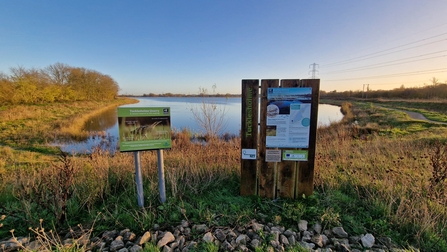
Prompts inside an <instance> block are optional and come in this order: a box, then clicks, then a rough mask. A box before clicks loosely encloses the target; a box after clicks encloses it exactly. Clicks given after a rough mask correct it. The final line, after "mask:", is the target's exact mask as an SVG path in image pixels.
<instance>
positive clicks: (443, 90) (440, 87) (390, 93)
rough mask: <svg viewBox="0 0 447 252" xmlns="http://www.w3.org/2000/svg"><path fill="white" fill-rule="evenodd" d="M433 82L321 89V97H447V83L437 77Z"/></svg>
mask: <svg viewBox="0 0 447 252" xmlns="http://www.w3.org/2000/svg"><path fill="white" fill-rule="evenodd" d="M430 81H431V82H432V83H431V84H428V85H424V86H422V87H412V88H405V87H404V85H402V86H400V87H399V88H395V89H392V90H370V89H367V90H358V91H343V92H337V91H336V90H334V91H330V92H326V91H321V92H320V97H321V98H348V97H349V98H368V99H375V98H398V99H447V83H441V82H439V81H438V80H437V79H436V78H433V79H432V80H430Z"/></svg>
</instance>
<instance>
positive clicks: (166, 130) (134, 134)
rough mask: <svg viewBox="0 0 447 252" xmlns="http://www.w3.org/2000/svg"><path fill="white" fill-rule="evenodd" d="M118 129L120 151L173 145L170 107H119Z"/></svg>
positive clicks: (153, 148) (165, 147)
mask: <svg viewBox="0 0 447 252" xmlns="http://www.w3.org/2000/svg"><path fill="white" fill-rule="evenodd" d="M118 129H119V139H120V151H140V150H156V149H169V148H171V147H172V143H171V109H170V108H169V107H154V108H151V107H149V108H143V107H119V108H118Z"/></svg>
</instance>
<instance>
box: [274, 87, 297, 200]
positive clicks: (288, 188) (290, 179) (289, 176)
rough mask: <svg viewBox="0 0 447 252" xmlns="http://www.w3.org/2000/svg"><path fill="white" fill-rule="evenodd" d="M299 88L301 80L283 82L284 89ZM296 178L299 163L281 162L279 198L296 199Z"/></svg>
mask: <svg viewBox="0 0 447 252" xmlns="http://www.w3.org/2000/svg"><path fill="white" fill-rule="evenodd" d="M298 86H299V80H281V87H283V88H292V87H298ZM288 149H290V148H288ZM295 149H296V148H295ZM296 176H297V162H296V161H284V160H283V161H281V163H280V165H279V171H278V188H277V191H278V196H279V197H282V198H295V185H296Z"/></svg>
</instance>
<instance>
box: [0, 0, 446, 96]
mask: <svg viewBox="0 0 447 252" xmlns="http://www.w3.org/2000/svg"><path fill="white" fill-rule="evenodd" d="M446 13H447V1H446V0H392V1H390V0H374V1H373V0H362V1H358V0H350V1H347V0H338V1H335V0H318V1H304V0H303V1H301V0H295V1H291V0H284V1H273V0H256V1H251V0H225V1H224V0H221V1H210V0H207V1H198V0H181V1H180V0H179V1H113V0H108V1H103V0H97V1H83V0H77V1H59V0H53V1H48V0H39V1H33V0H28V1H23V0H14V1H2V2H0V34H1V36H0V72H3V73H5V74H9V69H10V68H11V67H18V66H21V67H25V68H39V69H43V68H45V67H46V66H48V65H52V64H54V63H57V62H60V63H64V64H67V65H70V66H74V67H84V68H87V69H92V70H96V71H99V72H101V73H103V74H107V75H110V76H111V77H112V78H114V79H115V80H116V81H117V82H118V84H119V86H120V88H121V91H120V93H122V94H136V95H139V94H144V93H151V92H152V93H168V92H171V93H187V94H195V93H197V92H198V90H199V88H200V87H202V88H207V89H209V90H211V86H212V85H214V84H215V85H216V86H217V89H216V91H217V92H218V93H234V94H235V93H240V92H241V91H240V90H241V80H242V79H306V78H311V76H312V71H311V70H312V66H311V64H313V63H316V64H318V65H316V70H317V72H315V74H316V77H317V78H319V79H321V82H320V83H321V89H322V90H325V91H332V90H337V91H343V90H361V89H362V88H363V84H369V85H370V88H371V89H373V90H377V89H392V88H396V87H399V86H401V85H404V86H405V87H413V86H422V85H423V84H424V83H426V84H429V83H430V79H431V78H432V77H435V78H437V79H439V80H440V81H441V82H447V57H446V56H445V55H447V18H446Z"/></svg>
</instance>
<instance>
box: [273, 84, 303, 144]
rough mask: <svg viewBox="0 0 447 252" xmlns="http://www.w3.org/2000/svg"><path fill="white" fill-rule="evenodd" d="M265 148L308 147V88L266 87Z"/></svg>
mask: <svg viewBox="0 0 447 252" xmlns="http://www.w3.org/2000/svg"><path fill="white" fill-rule="evenodd" d="M267 100H268V101H267V120H266V121H267V136H266V147H267V148H308V147H309V133H310V112H311V102H312V88H310V87H302V88H269V89H268V92H267Z"/></svg>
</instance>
